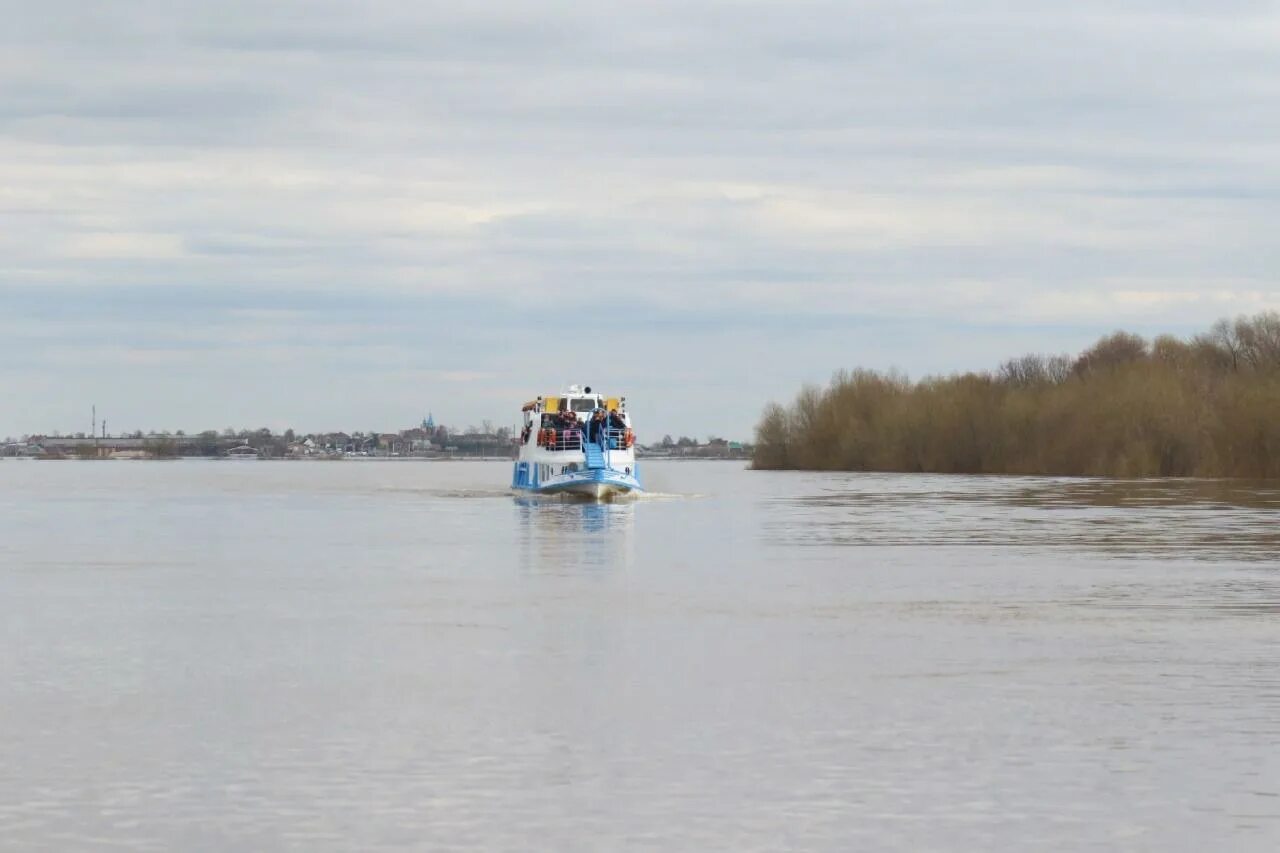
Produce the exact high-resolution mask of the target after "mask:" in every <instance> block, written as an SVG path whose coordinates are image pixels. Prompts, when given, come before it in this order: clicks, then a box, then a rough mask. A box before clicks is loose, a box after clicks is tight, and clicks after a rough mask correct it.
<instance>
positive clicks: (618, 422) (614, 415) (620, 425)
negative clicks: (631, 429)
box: [609, 409, 627, 429]
mask: <svg viewBox="0 0 1280 853" xmlns="http://www.w3.org/2000/svg"><path fill="white" fill-rule="evenodd" d="M626 428H627V422H626V421H624V420H623V419H622V415H620V414H618V410H617V409H610V410H609V429H626Z"/></svg>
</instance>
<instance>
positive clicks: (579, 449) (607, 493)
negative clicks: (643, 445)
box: [511, 385, 642, 500]
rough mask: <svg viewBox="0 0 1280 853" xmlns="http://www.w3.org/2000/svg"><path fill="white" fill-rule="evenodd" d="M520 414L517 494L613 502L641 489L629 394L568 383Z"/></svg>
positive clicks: (513, 482) (514, 482)
mask: <svg viewBox="0 0 1280 853" xmlns="http://www.w3.org/2000/svg"><path fill="white" fill-rule="evenodd" d="M521 414H522V416H523V428H522V429H521V432H520V451H519V453H518V454H517V456H516V462H515V468H514V470H513V471H512V474H511V488H512V489H513V490H515V491H516V492H518V493H523V494H536V495H566V496H570V497H582V498H590V499H595V500H609V499H612V498H615V497H619V496H622V495H628V494H636V493H639V492H641V491H642V489H641V487H640V475H639V471H638V470H637V468H636V451H635V433H634V432H632V430H631V416H630V415H629V414H628V413H627V398H626V397H605V396H603V395H601V394H597V393H595V392H594V391H592V390H591V387H590V386H587V387H585V388H583V387H581V386H578V385H570V386H569V390H568V391H565V392H562V393H559V394H554V395H547V396H545V397H538V398H537V399H536V400H533V401H531V402H528V403H525V404H524V406H523V407H522V409H521Z"/></svg>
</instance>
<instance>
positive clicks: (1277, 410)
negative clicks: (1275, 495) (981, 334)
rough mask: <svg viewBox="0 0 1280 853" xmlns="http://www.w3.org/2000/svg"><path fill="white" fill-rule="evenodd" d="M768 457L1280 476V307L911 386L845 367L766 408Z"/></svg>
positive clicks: (914, 467) (956, 467) (762, 444)
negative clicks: (1186, 334)
mask: <svg viewBox="0 0 1280 853" xmlns="http://www.w3.org/2000/svg"><path fill="white" fill-rule="evenodd" d="M753 464H754V466H755V467H757V468H804V469H816V470H822V469H826V470H857V471H932V472H939V473H994V474H1067V475H1073V474H1074V475H1097V476H1125V477H1170V476H1173V477H1176V476H1226V477H1280V314H1277V313H1275V312H1269V313H1264V314H1259V315H1257V316H1255V317H1241V318H1238V319H1237V320H1235V321H1225V320H1224V321H1221V322H1219V323H1217V324H1215V325H1214V327H1213V328H1212V329H1211V330H1210V331H1209V332H1208V333H1207V334H1205V335H1200V336H1197V337H1195V338H1192V339H1191V340H1190V341H1184V340H1180V339H1178V338H1175V337H1172V336H1168V335H1163V336H1160V337H1158V338H1156V339H1155V340H1154V341H1151V342H1148V341H1146V340H1145V339H1143V338H1141V337H1139V336H1137V335H1132V334H1129V333H1126V332H1116V333H1114V334H1111V335H1108V336H1106V337H1104V338H1102V339H1101V340H1099V341H1098V342H1097V343H1096V344H1094V345H1093V346H1092V347H1090V348H1088V349H1087V350H1085V351H1084V352H1083V353H1081V354H1080V355H1079V357H1077V358H1075V359H1071V358H1069V357H1067V356H1041V355H1028V356H1023V357H1021V358H1015V359H1011V360H1009V361H1006V362H1005V363H1004V364H1002V365H1001V366H1000V367H999V368H998V369H997V371H996V372H995V373H990V374H988V373H966V374H960V375H955V376H948V377H942V378H928V379H924V380H921V381H918V382H910V381H908V380H907V379H906V378H905V377H903V376H900V375H897V374H881V373H876V372H874V371H865V370H857V371H853V372H843V371H842V372H840V373H837V374H836V375H835V376H834V377H833V378H832V381H831V383H830V384H829V385H828V386H827V387H826V388H816V387H806V388H804V389H802V390H801V392H800V394H799V395H798V396H797V398H796V400H795V401H794V403H793V404H792V405H791V406H790V407H789V408H784V407H782V406H779V405H776V404H770V405H769V406H768V407H766V409H765V411H764V413H763V416H762V418H761V420H760V423H759V425H758V426H757V428H756V451H755V456H754V462H753Z"/></svg>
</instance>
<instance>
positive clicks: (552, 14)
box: [0, 0, 1280, 440]
mask: <svg viewBox="0 0 1280 853" xmlns="http://www.w3.org/2000/svg"><path fill="white" fill-rule="evenodd" d="M1277 8H1278V7H1277V4H1276V3H1273V2H1244V0H1240V2H1234V0H1203V2H1201V0H1143V2H1123V0H1105V2H1104V0H1073V2H1043V1H1042V0H1017V2H994V0H992V1H991V2H982V0H979V1H978V2H956V0H938V1H937V2H906V1H905V0H895V2H841V3H809V2H796V0H786V2H768V3H765V2H732V3H729V2H725V3H691V2H679V3H666V2H648V1H647V2H642V3H637V2H630V3H625V4H613V3H607V2H600V0H597V2H593V3H583V2H580V0H575V2H571V3H569V2H566V3H549V4H548V3H526V2H501V3H457V2H448V3H433V2H422V0H412V2H368V0H365V2H360V3H354V2H352V3H334V2H315V0H308V2H296V3H294V2H271V3H260V2H252V3H251V2H226V1H225V0H223V1H222V2H217V3H210V2H199V3H196V2H186V0H157V2H125V1H123V0H122V2H118V3H85V2H56V0H55V2H50V0H41V2H36V3H33V2H22V1H21V0H0V20H2V21H3V25H2V26H0V435H4V434H14V435H17V434H22V433H27V432H50V431H53V430H62V431H64V432H65V431H75V430H87V429H88V426H89V407H90V405H91V404H92V403H97V405H98V410H99V412H100V413H102V414H105V416H106V417H107V419H108V421H109V424H110V427H111V429H112V430H113V431H116V430H132V429H149V428H155V429H166V428H167V429H187V430H193V429H199V428H205V427H215V428H223V427H227V426H232V427H237V428H239V427H250V428H256V427H259V426H270V427H273V428H283V427H285V426H290V425H292V426H294V427H296V428H299V429H302V430H308V431H309V430H332V429H347V430H353V429H361V430H367V429H379V430H390V429H394V428H402V427H407V426H410V425H412V424H413V423H414V422H416V421H417V420H419V419H421V418H422V417H423V416H424V415H425V414H426V413H427V412H428V411H432V412H434V413H435V416H436V418H437V420H442V421H444V422H446V423H450V424H455V425H458V426H465V425H467V424H475V423H479V422H480V421H481V420H482V419H489V420H492V421H494V422H496V423H509V422H514V420H515V413H516V411H517V409H518V406H519V404H520V403H521V402H523V401H524V400H526V399H529V398H531V397H532V396H534V395H536V394H538V393H549V392H553V391H555V390H556V389H557V388H559V387H560V386H562V385H564V384H567V383H569V382H583V383H590V384H592V385H594V386H596V387H597V388H599V389H602V390H606V391H608V392H610V393H621V394H625V395H626V396H627V397H629V398H630V400H631V403H632V408H633V411H634V412H635V413H636V415H637V418H638V421H639V423H638V426H639V431H640V433H641V438H642V440H644V438H645V436H650V437H653V438H656V437H660V435H661V433H664V432H671V433H675V434H679V433H682V432H684V433H691V434H697V435H699V436H705V435H706V434H707V433H716V434H720V435H729V436H731V437H741V438H746V437H749V436H750V432H751V428H752V426H753V425H754V423H755V420H756V418H757V415H758V414H759V411H760V409H761V406H762V405H763V404H764V403H765V402H766V401H767V400H770V399H776V400H779V401H785V400H788V399H790V398H791V397H792V395H793V394H794V392H795V391H796V390H797V389H798V387H799V386H800V384H801V383H802V382H806V381H818V382H822V381H825V380H826V379H827V378H828V377H829V376H830V374H831V372H832V371H833V370H835V369H837V368H842V367H854V366H859V365H861V366H867V367H875V368H889V367H897V368H900V369H902V370H905V371H907V372H908V373H909V374H911V375H912V376H919V375H922V374H925V373H939V372H950V371H953V370H963V369H974V368H986V367H992V366H994V365H996V364H997V363H998V362H999V361H1000V360H1002V359H1003V358H1004V357H1006V356H1010V355H1016V354H1020V353H1023V352H1026V351H1051V352H1058V351H1076V350H1079V349H1080V348H1081V347H1083V346H1085V345H1087V344H1088V343H1089V342H1090V341H1092V340H1093V339H1094V338H1096V337H1097V336H1098V335H1100V334H1102V333H1105V332H1108V331H1110V330H1113V329H1115V328H1117V327H1123V328H1128V329H1132V330H1135V331H1139V332H1143V333H1154V332H1158V331H1172V332H1176V333H1189V332H1194V331H1198V330H1200V329H1202V328H1205V327H1207V326H1208V325H1209V324H1210V323H1212V321H1213V320H1215V319H1216V318H1218V317H1220V316H1225V315H1234V314H1237V313H1242V312H1255V311H1258V310H1263V309H1267V308H1276V307H1280V49H1277V45H1280V12H1278V11H1277Z"/></svg>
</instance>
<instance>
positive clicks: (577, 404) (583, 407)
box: [569, 397, 600, 412]
mask: <svg viewBox="0 0 1280 853" xmlns="http://www.w3.org/2000/svg"><path fill="white" fill-rule="evenodd" d="M569 405H570V406H571V407H572V408H573V410H574V411H575V412H592V411H595V410H596V409H597V408H599V407H600V401H599V400H597V399H595V398H593V397H589V398H587V399H576V400H570V401H569Z"/></svg>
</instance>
